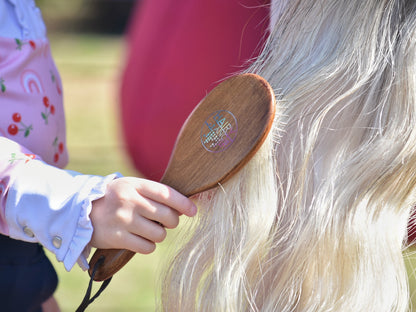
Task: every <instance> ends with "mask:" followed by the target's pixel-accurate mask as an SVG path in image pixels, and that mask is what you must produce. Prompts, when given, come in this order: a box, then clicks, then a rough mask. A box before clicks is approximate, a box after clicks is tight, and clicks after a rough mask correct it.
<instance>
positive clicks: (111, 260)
mask: <svg viewBox="0 0 416 312" xmlns="http://www.w3.org/2000/svg"><path fill="white" fill-rule="evenodd" d="M134 255H135V253H134V252H133V251H130V250H126V249H97V250H96V251H95V253H94V255H93V256H92V258H91V260H90V269H89V270H88V273H89V274H90V276H91V274H92V271H93V269H94V266H95V265H96V263H97V261H98V260H99V259H100V258H102V257H104V260H105V261H103V263H102V264H101V265H100V267H99V268H97V270H96V273H95V276H94V280H95V281H104V280H106V279H108V278H110V277H111V276H113V275H114V274H115V273H116V272H117V271H119V270H120V269H121V268H122V267H123V266H124V265H125V264H126V263H127V262H129V261H130V259H131V258H133V256H134Z"/></svg>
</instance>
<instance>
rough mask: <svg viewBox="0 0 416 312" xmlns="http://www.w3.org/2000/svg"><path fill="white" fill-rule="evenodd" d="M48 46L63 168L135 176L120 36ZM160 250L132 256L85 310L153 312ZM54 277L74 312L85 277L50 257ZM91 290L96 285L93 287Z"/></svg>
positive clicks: (67, 39) (57, 38)
mask: <svg viewBox="0 0 416 312" xmlns="http://www.w3.org/2000/svg"><path fill="white" fill-rule="evenodd" d="M50 41H51V48H52V53H53V55H54V58H55V61H56V64H57V67H58V69H59V71H60V74H61V78H62V81H63V91H64V103H65V110H66V122H67V142H68V149H69V152H70V162H69V165H68V167H67V168H68V169H71V170H75V171H78V172H82V173H86V174H98V175H106V174H109V173H112V172H116V171H118V172H121V173H122V174H123V175H125V176H139V173H138V172H136V171H135V170H134V168H133V167H132V165H131V163H130V162H129V159H128V157H127V156H126V151H125V149H124V146H123V143H122V140H121V134H120V125H119V108H118V105H119V100H118V92H119V87H120V84H121V82H120V75H121V71H122V66H123V58H124V41H123V37H119V36H115V37H112V36H98V35H75V34H72V35H71V34H59V35H53V34H52V35H51V36H50ZM162 257H163V246H162V247H158V249H157V251H156V252H155V253H153V254H151V255H136V256H135V257H134V258H133V260H132V261H130V262H129V263H128V264H127V265H126V267H125V268H124V269H123V270H121V271H120V272H119V273H118V274H116V275H115V276H114V278H113V280H112V282H111V283H110V285H109V286H108V288H107V289H106V290H105V291H104V292H103V293H102V295H101V296H100V297H99V298H98V299H97V300H96V301H95V302H94V303H93V304H92V305H91V306H90V307H89V308H88V309H87V311H90V312H94V311H123V312H124V311H143V312H144V311H146V312H147V311H154V309H155V303H154V301H155V298H156V295H155V279H157V266H158V264H159V262H160V261H159V260H160V259H161V258H162ZM49 258H50V259H51V261H52V262H53V264H54V266H55V268H56V270H57V272H58V276H59V280H60V282H59V285H58V289H57V292H56V298H57V300H58V302H59V304H60V307H61V309H62V311H63V312H66V311H68V312H69V311H75V309H76V308H77V306H78V305H79V303H81V301H82V298H83V296H84V294H85V291H86V289H87V286H88V281H89V276H88V273H87V272H84V271H82V270H81V269H80V268H79V267H78V265H76V266H75V267H74V268H73V269H72V271H71V272H66V271H65V269H64V267H63V265H62V263H58V262H57V261H56V260H55V257H54V255H52V254H50V253H49ZM94 284H95V285H94V289H95V290H96V289H97V288H98V286H99V283H94Z"/></svg>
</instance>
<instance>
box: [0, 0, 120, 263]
mask: <svg viewBox="0 0 416 312" xmlns="http://www.w3.org/2000/svg"><path fill="white" fill-rule="evenodd" d="M65 131H66V129H65V115H64V108H63V100H62V85H61V80H60V77H59V74H58V71H57V69H56V67H55V64H54V62H53V58H52V55H51V51H50V47H49V41H48V39H47V37H46V30H45V26H44V24H43V21H42V18H41V15H40V11H39V9H38V8H37V7H36V5H35V2H34V1H33V0H0V233H2V234H3V235H8V236H10V237H11V238H14V239H17V240H23V241H28V242H39V243H40V244H42V245H43V246H44V247H45V248H47V249H48V250H50V251H51V252H53V253H54V254H55V255H56V258H57V259H58V261H61V262H63V263H64V266H65V268H66V269H67V270H70V269H71V268H72V267H73V266H74V264H75V263H76V262H78V263H79V264H80V266H81V267H82V268H87V267H88V263H87V256H88V253H89V246H88V243H89V241H90V239H91V235H92V231H93V228H92V225H91V220H90V218H89V213H90V211H91V207H92V201H94V200H95V199H98V198H100V197H102V196H104V194H105V190H106V186H107V184H108V183H109V182H110V181H112V180H113V179H115V178H117V177H118V176H120V175H119V174H111V175H108V176H104V177H102V176H93V175H84V174H80V173H78V172H74V171H70V170H64V169H62V168H64V167H65V165H66V164H67V162H68V153H67V149H66V139H65V137H66V134H65ZM57 242H59V243H57ZM0 250H1V246H0Z"/></svg>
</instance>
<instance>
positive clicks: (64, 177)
mask: <svg viewBox="0 0 416 312" xmlns="http://www.w3.org/2000/svg"><path fill="white" fill-rule="evenodd" d="M118 177H119V175H117V174H113V175H109V176H106V177H101V176H92V175H82V174H80V173H77V172H73V171H69V170H62V169H58V168H56V167H54V166H50V165H48V164H46V163H45V162H43V161H42V160H41V159H40V158H39V157H37V156H35V155H33V154H32V153H31V152H30V151H28V150H26V149H25V148H23V147H22V146H20V145H19V144H17V143H15V142H14V141H11V140H9V139H7V138H4V137H0V184H1V185H2V191H1V193H0V231H1V232H2V233H3V234H5V235H9V236H10V237H12V238H14V239H19V240H24V241H29V242H39V243H41V244H42V245H44V246H45V247H46V248H47V249H49V250H50V251H52V252H53V253H55V255H56V257H57V259H58V260H59V261H62V262H63V263H64V265H65V268H66V269H67V270H70V269H71V268H72V267H73V266H74V264H75V262H77V260H80V262H79V263H80V265H81V266H82V267H84V268H86V267H87V261H86V257H87V255H88V248H86V247H88V245H89V242H90V241H91V238H92V241H91V243H92V245H93V246H95V247H99V248H128V249H131V250H134V251H137V252H143V253H148V252H151V251H152V250H153V249H154V243H155V242H159V241H162V240H163V239H164V236H165V233H164V229H163V227H162V226H161V225H158V224H157V223H155V222H151V221H149V220H155V221H157V222H160V223H162V224H163V225H165V226H166V227H175V226H176V225H177V222H178V220H177V218H178V215H179V214H181V213H185V214H187V215H194V214H195V207H194V205H193V203H192V202H191V201H190V200H188V199H187V198H185V197H183V196H182V195H180V194H179V193H177V192H175V191H173V190H172V189H170V188H168V187H165V186H162V185H160V184H159V183H155V182H151V181H147V180H141V179H136V178H121V179H120V181H116V180H114V179H116V178H118ZM141 194H143V196H142V195H141ZM104 195H105V197H104ZM103 197H104V198H103ZM100 198H102V199H100ZM92 203H94V205H93V204H92ZM91 209H93V213H92V214H91V218H92V219H93V220H92V222H91V219H90V213H91ZM93 224H94V227H95V230H96V233H94V235H93V226H92V225H93Z"/></svg>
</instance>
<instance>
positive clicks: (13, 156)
mask: <svg viewBox="0 0 416 312" xmlns="http://www.w3.org/2000/svg"><path fill="white" fill-rule="evenodd" d="M35 158H36V155H35V154H25V153H11V154H10V159H9V163H11V164H13V163H14V162H15V161H20V160H24V161H25V164H27V163H28V162H29V161H31V160H32V159H35Z"/></svg>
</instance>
